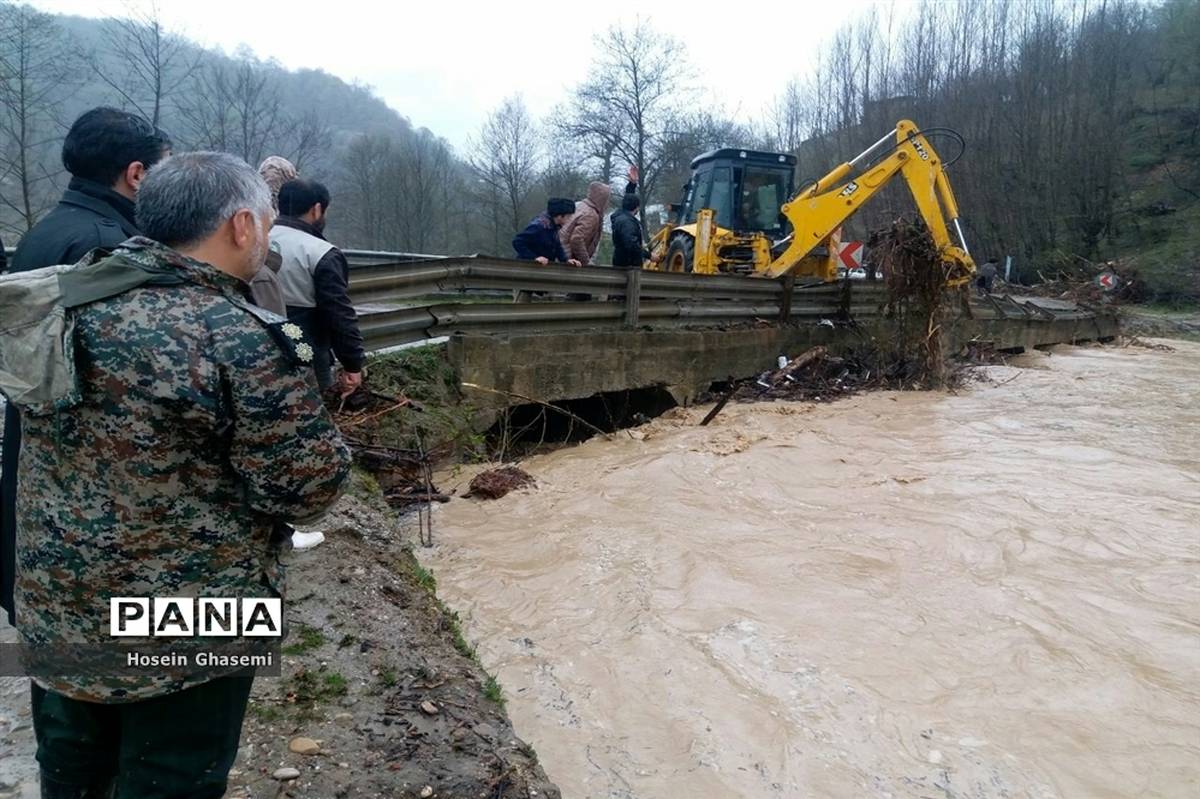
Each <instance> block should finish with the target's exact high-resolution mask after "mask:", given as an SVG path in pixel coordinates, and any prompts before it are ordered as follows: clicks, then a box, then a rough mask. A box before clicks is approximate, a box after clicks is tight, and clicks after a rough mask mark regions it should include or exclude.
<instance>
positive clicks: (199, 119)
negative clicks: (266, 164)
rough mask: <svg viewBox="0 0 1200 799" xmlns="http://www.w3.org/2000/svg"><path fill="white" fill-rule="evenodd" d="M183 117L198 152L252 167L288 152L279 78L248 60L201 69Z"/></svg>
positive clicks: (184, 104)
mask: <svg viewBox="0 0 1200 799" xmlns="http://www.w3.org/2000/svg"><path fill="white" fill-rule="evenodd" d="M179 112H180V116H181V117H182V118H183V119H184V121H185V122H186V123H187V124H188V126H189V127H190V128H191V132H192V140H193V143H194V144H195V145H196V146H198V147H207V148H210V149H215V150H224V151H226V152H230V153H233V154H235V155H238V156H241V157H242V158H243V159H245V160H246V161H247V162H249V163H252V164H257V163H258V162H259V161H261V160H262V159H263V158H264V157H265V156H267V155H269V154H270V151H273V150H279V149H282V148H281V147H280V146H279V145H280V144H281V141H280V140H281V138H282V134H283V132H284V130H285V123H286V117H285V115H284V113H283V111H282V108H281V104H280V97H279V90H278V86H277V85H276V81H275V75H274V74H273V72H272V70H271V68H269V67H266V66H265V65H263V64H260V63H259V62H257V61H255V60H254V59H252V58H251V57H250V56H249V55H248V54H242V55H241V56H240V57H239V58H237V59H236V60H235V61H233V62H232V63H229V62H227V61H214V62H213V63H211V64H209V65H208V66H207V67H205V68H204V69H201V70H200V71H199V72H198V73H197V74H196V76H195V79H194V87H193V90H192V91H190V92H188V95H187V101H186V102H183V101H181V102H180V104H179ZM309 146H310V148H311V144H310V145H309Z"/></svg>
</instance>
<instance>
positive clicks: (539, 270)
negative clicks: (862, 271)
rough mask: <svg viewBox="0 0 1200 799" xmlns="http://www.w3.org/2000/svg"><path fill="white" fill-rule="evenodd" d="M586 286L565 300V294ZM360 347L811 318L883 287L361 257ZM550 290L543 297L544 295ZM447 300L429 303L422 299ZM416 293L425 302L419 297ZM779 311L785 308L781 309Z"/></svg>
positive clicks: (857, 312) (855, 304) (854, 312)
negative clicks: (515, 298) (523, 294)
mask: <svg viewBox="0 0 1200 799" xmlns="http://www.w3.org/2000/svg"><path fill="white" fill-rule="evenodd" d="M514 291H527V292H539V293H541V294H542V295H543V296H541V297H538V298H536V301H534V302H527V303H514V302H512V301H511V300H506V301H490V302H489V301H484V302H463V301H461V299H460V298H463V299H465V298H466V297H468V296H471V295H472V294H477V293H479V292H485V293H486V292H505V293H508V294H511V293H512V292H514ZM566 294H576V295H588V296H589V299H588V300H586V301H579V302H571V301H564V297H563V295H566ZM350 295H351V299H352V300H353V301H354V303H355V305H358V306H360V308H361V311H362V312H361V315H360V321H359V326H360V328H361V329H362V333H363V337H364V339H365V340H366V344H367V347H368V349H371V350H379V349H384V348H387V347H393V346H397V345H401V344H409V343H412V342H416V341H421V340H424V339H431V338H437V337H440V336H445V335H450V334H452V333H474V334H501V335H503V334H522V333H524V334H527V333H551V332H557V331H564V330H588V329H609V330H615V329H621V328H626V329H628V328H634V327H687V326H697V327H713V326H719V325H724V324H738V323H752V322H755V321H769V322H778V321H782V320H785V319H786V320H787V321H792V322H802V321H810V322H819V321H820V320H821V319H822V318H835V317H840V316H845V315H849V316H851V317H854V318H865V317H870V316H874V315H876V314H878V313H879V308H880V305H881V303H882V301H883V294H882V287H879V286H876V285H869V286H868V285H860V286H853V287H851V288H850V289H849V293H847V289H846V288H845V287H844V285H833V284H824V283H818V284H815V285H797V284H793V283H789V282H787V281H784V280H762V279H758V278H752V277H742V276H736V275H687V274H673V273H665V272H649V271H642V270H622V269H613V268H611V267H572V266H559V265H548V266H540V265H534V264H530V263H529V262H528V261H511V260H506V259H499V258H486V257H471V258H440V259H437V260H426V261H411V262H408V263H380V264H371V265H362V266H359V267H357V268H355V269H354V270H353V271H352V272H351V274H350ZM546 295H548V296H546ZM443 297H444V298H445V301H439V302H434V303H429V298H438V299H439V300H440V299H441V298H443ZM422 300H423V301H424V302H422ZM785 310H786V312H785Z"/></svg>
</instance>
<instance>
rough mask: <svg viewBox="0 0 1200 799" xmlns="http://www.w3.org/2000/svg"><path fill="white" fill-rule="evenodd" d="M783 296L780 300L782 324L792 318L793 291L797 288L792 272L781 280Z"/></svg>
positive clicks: (780, 319)
mask: <svg viewBox="0 0 1200 799" xmlns="http://www.w3.org/2000/svg"><path fill="white" fill-rule="evenodd" d="M781 282H782V283H783V296H782V297H781V298H780V300H779V321H780V323H781V324H782V323H783V322H786V321H787V320H788V319H790V318H791V316H792V290H793V289H794V288H796V276H795V275H793V274H792V273H791V272H789V273H788V274H786V275H784V276H783V278H782V279H781Z"/></svg>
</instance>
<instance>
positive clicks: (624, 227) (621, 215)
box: [609, 211, 650, 268]
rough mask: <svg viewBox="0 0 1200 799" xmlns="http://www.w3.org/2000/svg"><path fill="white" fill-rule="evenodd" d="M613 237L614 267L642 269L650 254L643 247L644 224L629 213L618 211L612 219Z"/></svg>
mask: <svg viewBox="0 0 1200 799" xmlns="http://www.w3.org/2000/svg"><path fill="white" fill-rule="evenodd" d="M609 219H610V220H612V237H613V266H623V267H635V266H636V267H639V268H640V267H641V265H642V264H643V263H644V262H645V260H646V259H647V258H649V257H650V253H649V252H648V251H647V250H646V248H645V247H643V246H642V223H641V220H639V219H638V218H637V217H636V216H634V215H633V214H631V213H629V212H628V211H617V212H616V213H615V214H613V215H612V216H611V217H609Z"/></svg>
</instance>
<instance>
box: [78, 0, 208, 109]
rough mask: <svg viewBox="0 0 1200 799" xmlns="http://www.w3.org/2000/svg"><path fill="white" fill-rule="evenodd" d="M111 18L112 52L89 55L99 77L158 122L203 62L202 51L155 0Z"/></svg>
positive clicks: (135, 107)
mask: <svg viewBox="0 0 1200 799" xmlns="http://www.w3.org/2000/svg"><path fill="white" fill-rule="evenodd" d="M126 14H127V16H125V17H123V18H118V19H110V20H108V21H107V22H106V23H105V25H106V28H107V30H106V36H107V43H108V48H107V49H108V52H107V53H106V54H95V55H93V56H92V58H91V62H92V67H93V69H94V70H95V73H96V75H97V76H99V78H100V80H102V81H103V82H104V83H105V84H106V85H108V87H109V88H111V89H112V90H113V91H115V92H116V93H117V94H118V95H119V96H120V97H121V99H122V100H123V101H124V102H125V103H126V104H127V105H129V106H131V107H132V108H133V109H135V110H136V111H137V112H138V113H139V114H141V115H142V116H144V117H146V118H147V119H149V120H150V121H151V122H152V123H153V124H154V126H155V127H158V126H159V123H160V121H161V120H162V115H163V111H164V109H165V107H166V105H167V103H168V101H169V100H170V98H171V97H172V96H174V95H175V94H176V93H178V92H179V91H180V90H181V89H182V87H184V86H186V85H187V84H188V82H189V79H190V78H191V77H192V75H193V74H194V73H195V72H196V70H197V69H198V68H199V66H200V51H199V50H198V49H197V48H195V47H194V46H193V45H192V44H191V43H189V42H188V41H187V39H185V38H184V37H183V36H181V35H180V34H179V33H177V32H174V31H171V30H168V29H167V28H166V27H165V26H164V25H163V22H162V16H161V14H160V13H159V6H158V3H157V2H151V3H150V4H149V6H145V7H138V6H128V7H127V8H126Z"/></svg>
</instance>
